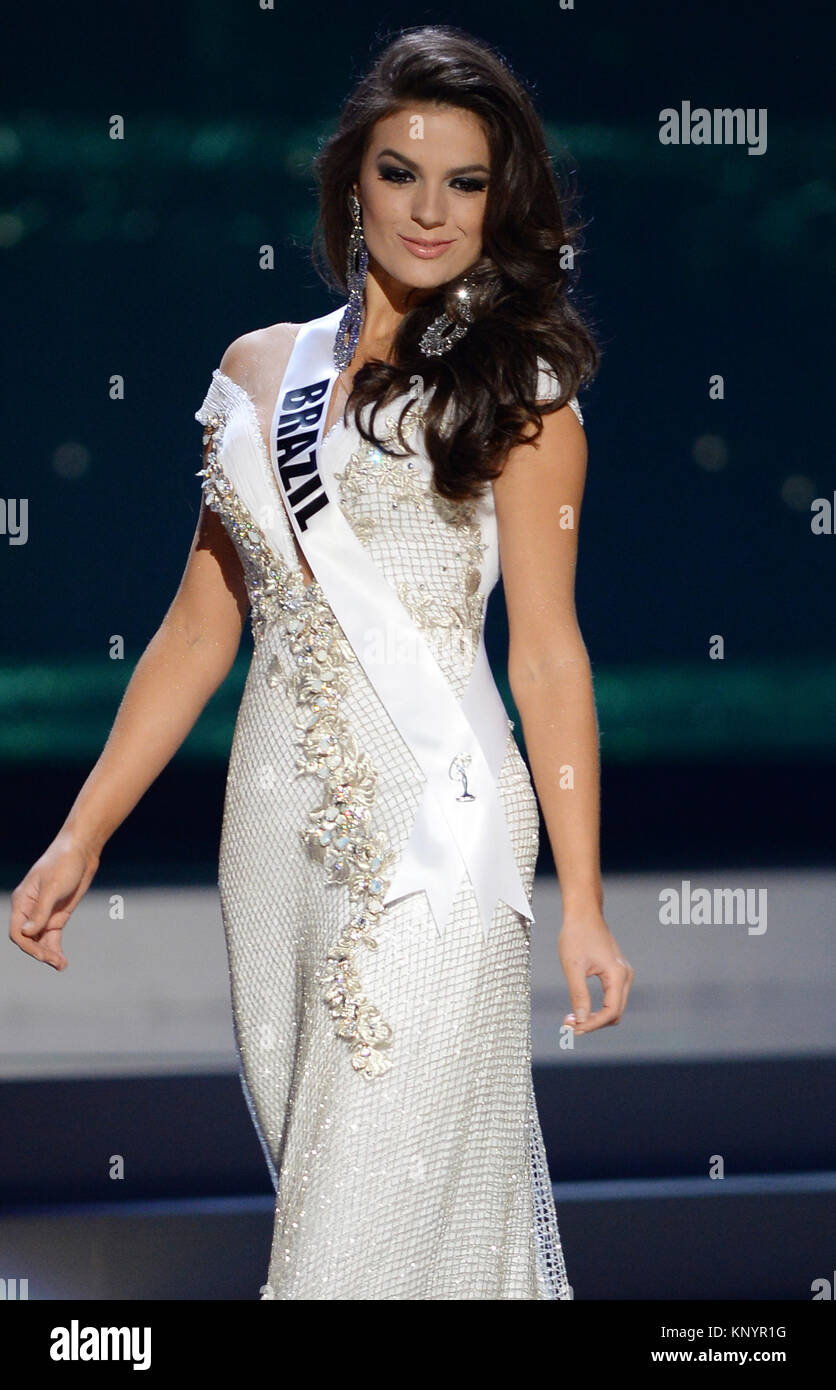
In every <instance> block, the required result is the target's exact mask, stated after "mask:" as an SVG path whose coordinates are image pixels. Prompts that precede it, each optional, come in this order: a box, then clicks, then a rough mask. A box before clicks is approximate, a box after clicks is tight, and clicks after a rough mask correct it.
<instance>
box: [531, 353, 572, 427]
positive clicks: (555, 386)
mask: <svg viewBox="0 0 836 1390" xmlns="http://www.w3.org/2000/svg"><path fill="white" fill-rule="evenodd" d="M537 365H538V367H539V368H540V374H539V376H538V378H537V399H538V401H553V400H555V399H556V397H557V396H558V395H559V394H560V383H559V381H558V379H557V377H556V376H555V374H554V372H553V371H552V369H551V367H550V366H549V364H548V362H547V361H546V360H545V358H543V357H538V358H537ZM566 404H567V405H570V406H571V407H572V409H573V410H574V412H575V414H576V415H577V417H578V421H579V423H580V424H583V415H582V414H581V408H580V406H579V405H578V398H577V396H572V397H570V399H569V400H568V401H567V402H566Z"/></svg>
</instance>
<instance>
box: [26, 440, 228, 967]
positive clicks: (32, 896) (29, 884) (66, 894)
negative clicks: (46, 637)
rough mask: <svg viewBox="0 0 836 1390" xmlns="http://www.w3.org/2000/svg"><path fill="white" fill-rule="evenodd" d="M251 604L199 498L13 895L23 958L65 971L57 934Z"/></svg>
mask: <svg viewBox="0 0 836 1390" xmlns="http://www.w3.org/2000/svg"><path fill="white" fill-rule="evenodd" d="M207 447H208V446H207ZM248 607H249V600H248V597H247V591H246V586H245V584H244V575H243V571H242V568H241V563H240V560H239V558H238V554H237V552H236V550H235V547H234V545H233V543H232V541H231V540H230V538H229V535H228V534H227V532H226V530H225V528H224V526H223V523H222V521H221V520H220V518H219V517H218V516H217V515H216V514H215V513H214V512H212V511H210V510H209V508H207V507H206V505H205V502H203V501H201V508H200V515H199V517H198V522H197V527H196V529H195V534H194V537H193V539H192V544H191V548H190V550H189V555H188V559H187V562H186V567H185V570H184V573H183V577H182V579H181V581H180V586H179V588H178V590H177V593H176V594H175V596H174V599H173V600H172V603H171V606H170V607H169V609H168V612H167V613H166V615H165V617H164V618H163V620H162V622H161V624H160V626H159V628H158V629H157V631H156V633H155V634H154V636H153V637H152V638H151V641H150V642H149V643H148V646H147V647H146V648H145V651H144V652H143V653H142V656H141V657H140V659H139V661H138V663H137V665H136V669H135V670H134V672H133V675H132V676H131V679H130V681H129V683H128V686H127V689H126V690H125V693H124V695H123V697H122V701H121V703H120V705H119V709H118V711H117V714H116V718H115V720H114V723H113V727H112V729H111V731H110V734H109V736H108V739H107V742H106V743H105V746H104V748H103V750H102V752H101V754H100V756H99V758H98V761H97V762H96V764H95V766H94V767H93V769H92V771H91V772H90V775H89V776H88V778H87V780H86V781H85V783H84V785H83V787H82V788H81V790H80V792H79V794H78V796H77V797H76V799H75V801H74V803H73V805H72V807H71V808H70V811H69V813H68V815H67V817H66V819H65V821H64V824H63V826H62V827H61V829H60V830H59V832H58V834H57V835H56V837H55V840H54V841H53V842H52V844H51V845H50V846H49V847H48V849H47V850H46V851H45V853H44V854H43V855H42V856H41V858H40V859H39V860H38V861H37V862H36V863H35V864H34V865H33V866H32V868H31V869H30V870H29V873H28V874H27V875H26V877H25V878H24V879H23V880H22V881H21V883H20V884H19V885H18V886H17V888H16V889H15V891H14V893H13V894H12V917H11V926H10V931H9V935H10V936H11V938H12V940H13V941H15V942H16V943H17V944H18V945H19V946H20V947H21V949H23V950H24V951H26V952H27V953H28V954H30V955H33V956H36V957H37V958H38V959H40V960H48V961H49V962H50V964H53V965H55V966H56V968H57V969H63V968H64V966H65V965H66V957H65V956H64V955H63V953H62V951H61V946H60V933H61V929H62V928H63V926H64V925H65V923H66V921H67V919H68V918H69V916H70V914H71V913H72V911H73V909H74V908H75V906H76V905H77V903H78V902H79V900H80V899H81V897H82V896H83V895H84V893H85V892H86V891H87V888H88V886H89V884H90V882H91V880H92V878H93V876H94V875H95V872H96V869H97V868H98V864H99V857H100V855H101V851H102V848H103V846H104V844H105V843H106V841H107V840H108V839H109V837H110V836H111V835H112V834H113V832H114V831H115V830H116V829H117V828H118V827H119V826H120V825H121V824H122V822H123V821H124V820H125V818H126V817H127V816H128V815H129V814H130V812H131V811H132V810H133V808H134V807H135V806H136V804H137V802H138V801H139V800H140V799H141V797H142V796H143V795H144V793H145V792H146V791H147V790H148V788H149V787H150V785H151V783H152V782H153V781H154V780H155V779H156V778H157V777H158V776H159V774H160V773H161V772H162V770H163V768H164V767H165V766H166V765H167V764H168V763H169V762H170V760H171V758H172V757H173V756H174V754H175V753H176V751H177V749H178V748H179V747H180V745H181V744H182V743H183V742H184V740H185V739H186V737H187V735H188V734H189V732H190V730H191V729H192V728H193V726H194V724H195V723H196V721H197V719H198V716H199V715H200V713H201V711H202V710H203V708H204V706H205V705H206V703H207V701H208V700H209V699H210V697H211V696H212V695H213V694H214V692H215V691H216V690H217V689H218V687H219V686H220V685H221V683H222V682H223V680H224V679H225V677H226V676H227V675H228V673H229V671H230V668H231V667H232V664H233V662H234V660H235V657H236V654H237V651H238V647H239V645H240V641H241V633H242V630H243V625H244V622H245V621H246V616H247V611H248ZM27 921H28V922H30V923H32V924H33V926H30V927H27V926H26V923H27Z"/></svg>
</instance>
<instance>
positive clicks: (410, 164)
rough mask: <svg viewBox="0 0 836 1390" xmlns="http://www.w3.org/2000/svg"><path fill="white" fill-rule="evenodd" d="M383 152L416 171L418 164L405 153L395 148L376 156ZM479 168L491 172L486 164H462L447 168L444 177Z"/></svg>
mask: <svg viewBox="0 0 836 1390" xmlns="http://www.w3.org/2000/svg"><path fill="white" fill-rule="evenodd" d="M385 154H388V155H391V156H392V158H393V159H397V160H398V161H399V162H400V163H401V164H405V165H406V166H407V168H408V169H414V170H415V171H416V172H417V170H418V169H419V168H420V165H418V164H416V163H415V162H414V161H413V160H411V159H407V157H406V155H405V154H398V152H397V150H389V149H386V150H381V151H380V153H379V154H378V156H377V158H378V159H382V157H383V155H385ZM479 169H481V171H482V173H483V174H489V173H490V172H491V171H490V169H489V168H488V167H487V165H486V164H463V165H462V167H461V168H460V169H448V170H447V173H446V175H445V178H452V177H453V176H454V175H456V174H473V173H476V171H477V170H479Z"/></svg>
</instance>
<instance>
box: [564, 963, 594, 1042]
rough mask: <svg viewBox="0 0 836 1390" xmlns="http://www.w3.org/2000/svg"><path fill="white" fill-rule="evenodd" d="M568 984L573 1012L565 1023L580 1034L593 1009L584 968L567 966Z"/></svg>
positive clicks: (566, 1018)
mask: <svg viewBox="0 0 836 1390" xmlns="http://www.w3.org/2000/svg"><path fill="white" fill-rule="evenodd" d="M566 977H567V984H568V985H569V999H570V1002H571V1005H572V1012H571V1013H568V1014H567V1015H566V1017H565V1018H564V1020H563V1022H564V1023H568V1024H569V1026H570V1027H571V1028H572V1029H573V1030H574V1031H575V1032H576V1033H577V1032H580V1031H581V1029H582V1027H583V1025H584V1024H585V1022H586V1020H587V1018H588V1017H589V1013H590V1010H591V1008H592V1000H591V999H590V997H589V987H588V985H587V983H586V976H585V974H584V971H583V967H582V966H580V965H575V966H573V965H570V966H567V970H566Z"/></svg>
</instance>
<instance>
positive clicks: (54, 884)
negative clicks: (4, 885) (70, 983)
mask: <svg viewBox="0 0 836 1390" xmlns="http://www.w3.org/2000/svg"><path fill="white" fill-rule="evenodd" d="M98 867H99V855H98V852H97V851H96V850H94V849H93V848H92V847H91V846H89V845H87V844H86V843H84V842H83V841H81V840H80V839H79V838H78V837H77V836H76V835H75V834H74V833H73V832H72V831H69V830H62V831H60V832H59V834H58V835H56V837H55V839H54V840H53V842H52V844H51V845H50V846H49V848H48V849H47V850H45V852H44V853H43V854H42V855H41V857H40V859H37V860H36V861H35V863H34V864H33V865H32V867H31V869H30V870H29V872H28V874H27V875H26V877H25V878H23V879H22V880H21V881H20V883H19V884H18V885H17V888H15V890H14V892H13V893H12V916H11V925H10V926H9V936H10V937H11V939H12V941H14V942H15V944H16V945H18V946H19V947H20V949H21V951H24V952H25V953H26V954H27V955H29V956H33V957H34V958H35V960H40V961H45V962H46V963H47V964H48V965H51V966H53V967H54V968H55V969H56V970H65V969H66V967H67V965H68V961H67V957H66V956H65V955H64V952H63V951H62V949H61V932H62V930H63V929H64V927H65V926H66V924H67V920H68V918H69V916H70V914H71V913H72V911H73V910H74V908H75V907H76V905H77V904H78V903H79V902H80V901H81V899H82V898H83V897H84V894H85V893H86V892H87V889H88V887H89V886H90V883H91V881H92V879H93V876H94V874H95V872H96V870H97V869H98Z"/></svg>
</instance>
